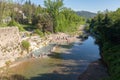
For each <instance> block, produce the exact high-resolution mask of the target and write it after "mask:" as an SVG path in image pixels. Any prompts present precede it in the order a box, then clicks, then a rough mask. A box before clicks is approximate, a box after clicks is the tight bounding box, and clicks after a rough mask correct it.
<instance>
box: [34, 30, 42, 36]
mask: <svg viewBox="0 0 120 80" xmlns="http://www.w3.org/2000/svg"><path fill="white" fill-rule="evenodd" d="M35 33H36V34H38V35H39V36H40V37H43V36H44V33H43V32H41V31H40V30H39V29H36V30H35Z"/></svg>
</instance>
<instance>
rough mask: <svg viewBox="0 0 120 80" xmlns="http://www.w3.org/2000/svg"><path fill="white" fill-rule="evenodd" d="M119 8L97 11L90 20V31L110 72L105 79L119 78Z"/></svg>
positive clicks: (117, 79)
mask: <svg viewBox="0 0 120 80" xmlns="http://www.w3.org/2000/svg"><path fill="white" fill-rule="evenodd" d="M119 16H120V9H118V10H117V11H114V12H107V13H106V12H105V13H98V15H97V16H96V17H94V18H93V19H92V20H91V23H90V29H91V30H90V31H92V33H93V34H94V35H95V37H96V38H97V41H98V44H99V45H100V46H101V55H102V57H103V61H104V62H105V63H106V64H107V66H108V71H109V74H110V77H109V78H106V79H105V80H119V79H120V74H119V73H120V68H119V67H120V58H119V56H120V17H119Z"/></svg>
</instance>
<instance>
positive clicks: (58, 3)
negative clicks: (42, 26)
mask: <svg viewBox="0 0 120 80" xmlns="http://www.w3.org/2000/svg"><path fill="white" fill-rule="evenodd" d="M44 5H45V7H46V8H47V11H48V13H49V14H50V16H51V17H52V20H53V32H54V33H55V32H56V26H57V25H58V23H57V16H59V13H60V11H61V10H62V8H63V0H54V1H52V0H45V1H44Z"/></svg>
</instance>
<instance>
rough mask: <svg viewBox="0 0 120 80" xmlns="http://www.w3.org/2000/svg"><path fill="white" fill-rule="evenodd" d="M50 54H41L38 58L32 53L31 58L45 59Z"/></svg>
mask: <svg viewBox="0 0 120 80" xmlns="http://www.w3.org/2000/svg"><path fill="white" fill-rule="evenodd" d="M47 55H48V54H46V53H42V54H41V53H40V54H39V56H36V55H35V54H34V53H31V56H30V57H31V58H43V57H45V56H47Z"/></svg>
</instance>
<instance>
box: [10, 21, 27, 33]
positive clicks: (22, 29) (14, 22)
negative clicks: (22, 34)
mask: <svg viewBox="0 0 120 80" xmlns="http://www.w3.org/2000/svg"><path fill="white" fill-rule="evenodd" d="M8 26H16V27H18V29H19V30H20V31H25V29H24V28H23V27H22V26H21V25H20V24H19V23H17V22H16V21H14V20H12V21H10V22H9V24H8Z"/></svg>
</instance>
